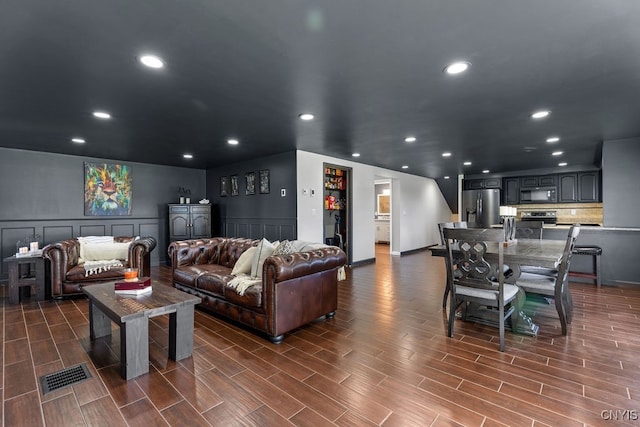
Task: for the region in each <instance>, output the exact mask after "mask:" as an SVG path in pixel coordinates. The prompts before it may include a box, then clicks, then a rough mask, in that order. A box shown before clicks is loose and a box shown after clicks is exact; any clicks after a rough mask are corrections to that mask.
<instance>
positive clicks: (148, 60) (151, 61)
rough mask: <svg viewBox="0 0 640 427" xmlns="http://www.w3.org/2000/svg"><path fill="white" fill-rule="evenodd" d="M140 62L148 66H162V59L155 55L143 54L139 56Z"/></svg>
mask: <svg viewBox="0 0 640 427" xmlns="http://www.w3.org/2000/svg"><path fill="white" fill-rule="evenodd" d="M140 62H141V63H142V64H143V65H146V66H147V67H149V68H162V67H164V61H163V60H162V59H160V58H159V57H157V56H155V55H143V56H141V57H140Z"/></svg>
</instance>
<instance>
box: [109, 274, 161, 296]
mask: <svg viewBox="0 0 640 427" xmlns="http://www.w3.org/2000/svg"><path fill="white" fill-rule="evenodd" d="M114 289H115V292H116V294H118V295H142V294H148V293H150V292H151V289H152V287H151V278H150V277H139V278H138V280H136V281H131V282H127V281H121V282H116V284H115V286H114Z"/></svg>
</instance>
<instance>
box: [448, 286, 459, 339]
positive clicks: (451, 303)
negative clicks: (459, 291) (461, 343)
mask: <svg viewBox="0 0 640 427" xmlns="http://www.w3.org/2000/svg"><path fill="white" fill-rule="evenodd" d="M447 292H448V289H447ZM456 308H457V307H456V301H455V298H454V297H453V294H452V295H451V298H450V299H449V331H448V332H449V337H451V338H453V322H454V321H455V319H456Z"/></svg>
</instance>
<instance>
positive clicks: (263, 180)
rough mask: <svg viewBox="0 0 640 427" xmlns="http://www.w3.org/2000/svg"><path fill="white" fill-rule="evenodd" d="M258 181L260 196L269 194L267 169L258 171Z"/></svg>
mask: <svg viewBox="0 0 640 427" xmlns="http://www.w3.org/2000/svg"><path fill="white" fill-rule="evenodd" d="M259 179H260V194H269V191H270V185H271V184H270V182H269V180H270V178H269V169H264V170H261V171H260V174H259Z"/></svg>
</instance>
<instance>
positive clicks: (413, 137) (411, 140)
mask: <svg viewBox="0 0 640 427" xmlns="http://www.w3.org/2000/svg"><path fill="white" fill-rule="evenodd" d="M404 142H416V137H415V136H408V137H406V138H405V139H404Z"/></svg>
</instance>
